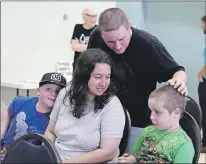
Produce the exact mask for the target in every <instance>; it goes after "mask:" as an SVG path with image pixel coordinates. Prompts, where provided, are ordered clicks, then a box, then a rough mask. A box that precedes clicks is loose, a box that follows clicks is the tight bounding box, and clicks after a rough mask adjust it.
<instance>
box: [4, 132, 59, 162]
mask: <svg viewBox="0 0 206 164" xmlns="http://www.w3.org/2000/svg"><path fill="white" fill-rule="evenodd" d="M3 163H62V162H61V158H60V156H59V153H58V151H57V149H56V148H55V146H54V144H53V143H52V142H51V141H50V140H49V139H47V138H46V137H44V136H43V135H42V134H25V135H23V136H22V137H20V138H19V139H17V140H16V141H15V142H14V143H12V144H11V146H10V148H9V149H8V151H7V153H6V156H5V158H4V161H3Z"/></svg>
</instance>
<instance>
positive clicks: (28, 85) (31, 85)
mask: <svg viewBox="0 0 206 164" xmlns="http://www.w3.org/2000/svg"><path fill="white" fill-rule="evenodd" d="M66 79H67V82H70V81H71V79H72V75H69V76H67V77H66ZM1 86H2V87H6V88H14V89H16V95H17V96H18V95H19V90H20V89H22V90H26V95H27V96H29V90H31V89H37V88H38V87H39V81H29V80H25V81H9V80H2V81H1Z"/></svg>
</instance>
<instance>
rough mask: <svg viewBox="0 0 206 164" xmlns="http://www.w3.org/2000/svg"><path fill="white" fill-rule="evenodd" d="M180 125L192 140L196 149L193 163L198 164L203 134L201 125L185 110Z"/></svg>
mask: <svg viewBox="0 0 206 164" xmlns="http://www.w3.org/2000/svg"><path fill="white" fill-rule="evenodd" d="M180 126H181V127H182V129H183V130H184V131H185V132H186V133H187V135H188V136H189V137H190V138H191V140H192V143H193V146H194V149H195V156H194V158H193V163H194V164H196V163H198V160H199V157H200V148H201V134H200V128H199V125H198V124H197V122H196V121H195V119H194V118H193V117H192V116H191V115H190V114H189V113H188V112H184V113H183V116H182V118H181V119H180Z"/></svg>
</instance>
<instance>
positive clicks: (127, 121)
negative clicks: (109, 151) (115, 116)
mask: <svg viewBox="0 0 206 164" xmlns="http://www.w3.org/2000/svg"><path fill="white" fill-rule="evenodd" d="M124 113H125V127H124V132H123V137H122V139H121V142H120V146H119V150H120V156H122V155H123V154H124V153H126V151H127V148H128V143H129V139H130V133H131V119H130V114H129V112H128V110H127V109H126V108H124Z"/></svg>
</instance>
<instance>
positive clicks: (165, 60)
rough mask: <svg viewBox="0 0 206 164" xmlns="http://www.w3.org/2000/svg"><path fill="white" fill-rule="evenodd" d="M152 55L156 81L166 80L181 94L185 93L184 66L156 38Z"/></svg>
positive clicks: (185, 78)
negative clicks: (154, 62) (154, 63)
mask: <svg viewBox="0 0 206 164" xmlns="http://www.w3.org/2000/svg"><path fill="white" fill-rule="evenodd" d="M153 57H154V58H155V61H156V63H157V64H156V65H157V67H156V71H157V81H158V82H159V83H161V82H166V81H167V82H168V83H169V85H172V86H174V88H175V89H177V91H179V92H180V93H181V94H183V95H187V94H188V93H187V87H186V82H187V75H186V73H185V68H184V67H183V66H180V65H179V64H178V63H177V62H176V61H175V60H174V59H173V57H172V56H171V55H170V54H169V52H168V51H167V49H166V48H165V47H164V45H163V44H162V43H161V42H160V41H159V40H157V39H155V40H154V43H153Z"/></svg>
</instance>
